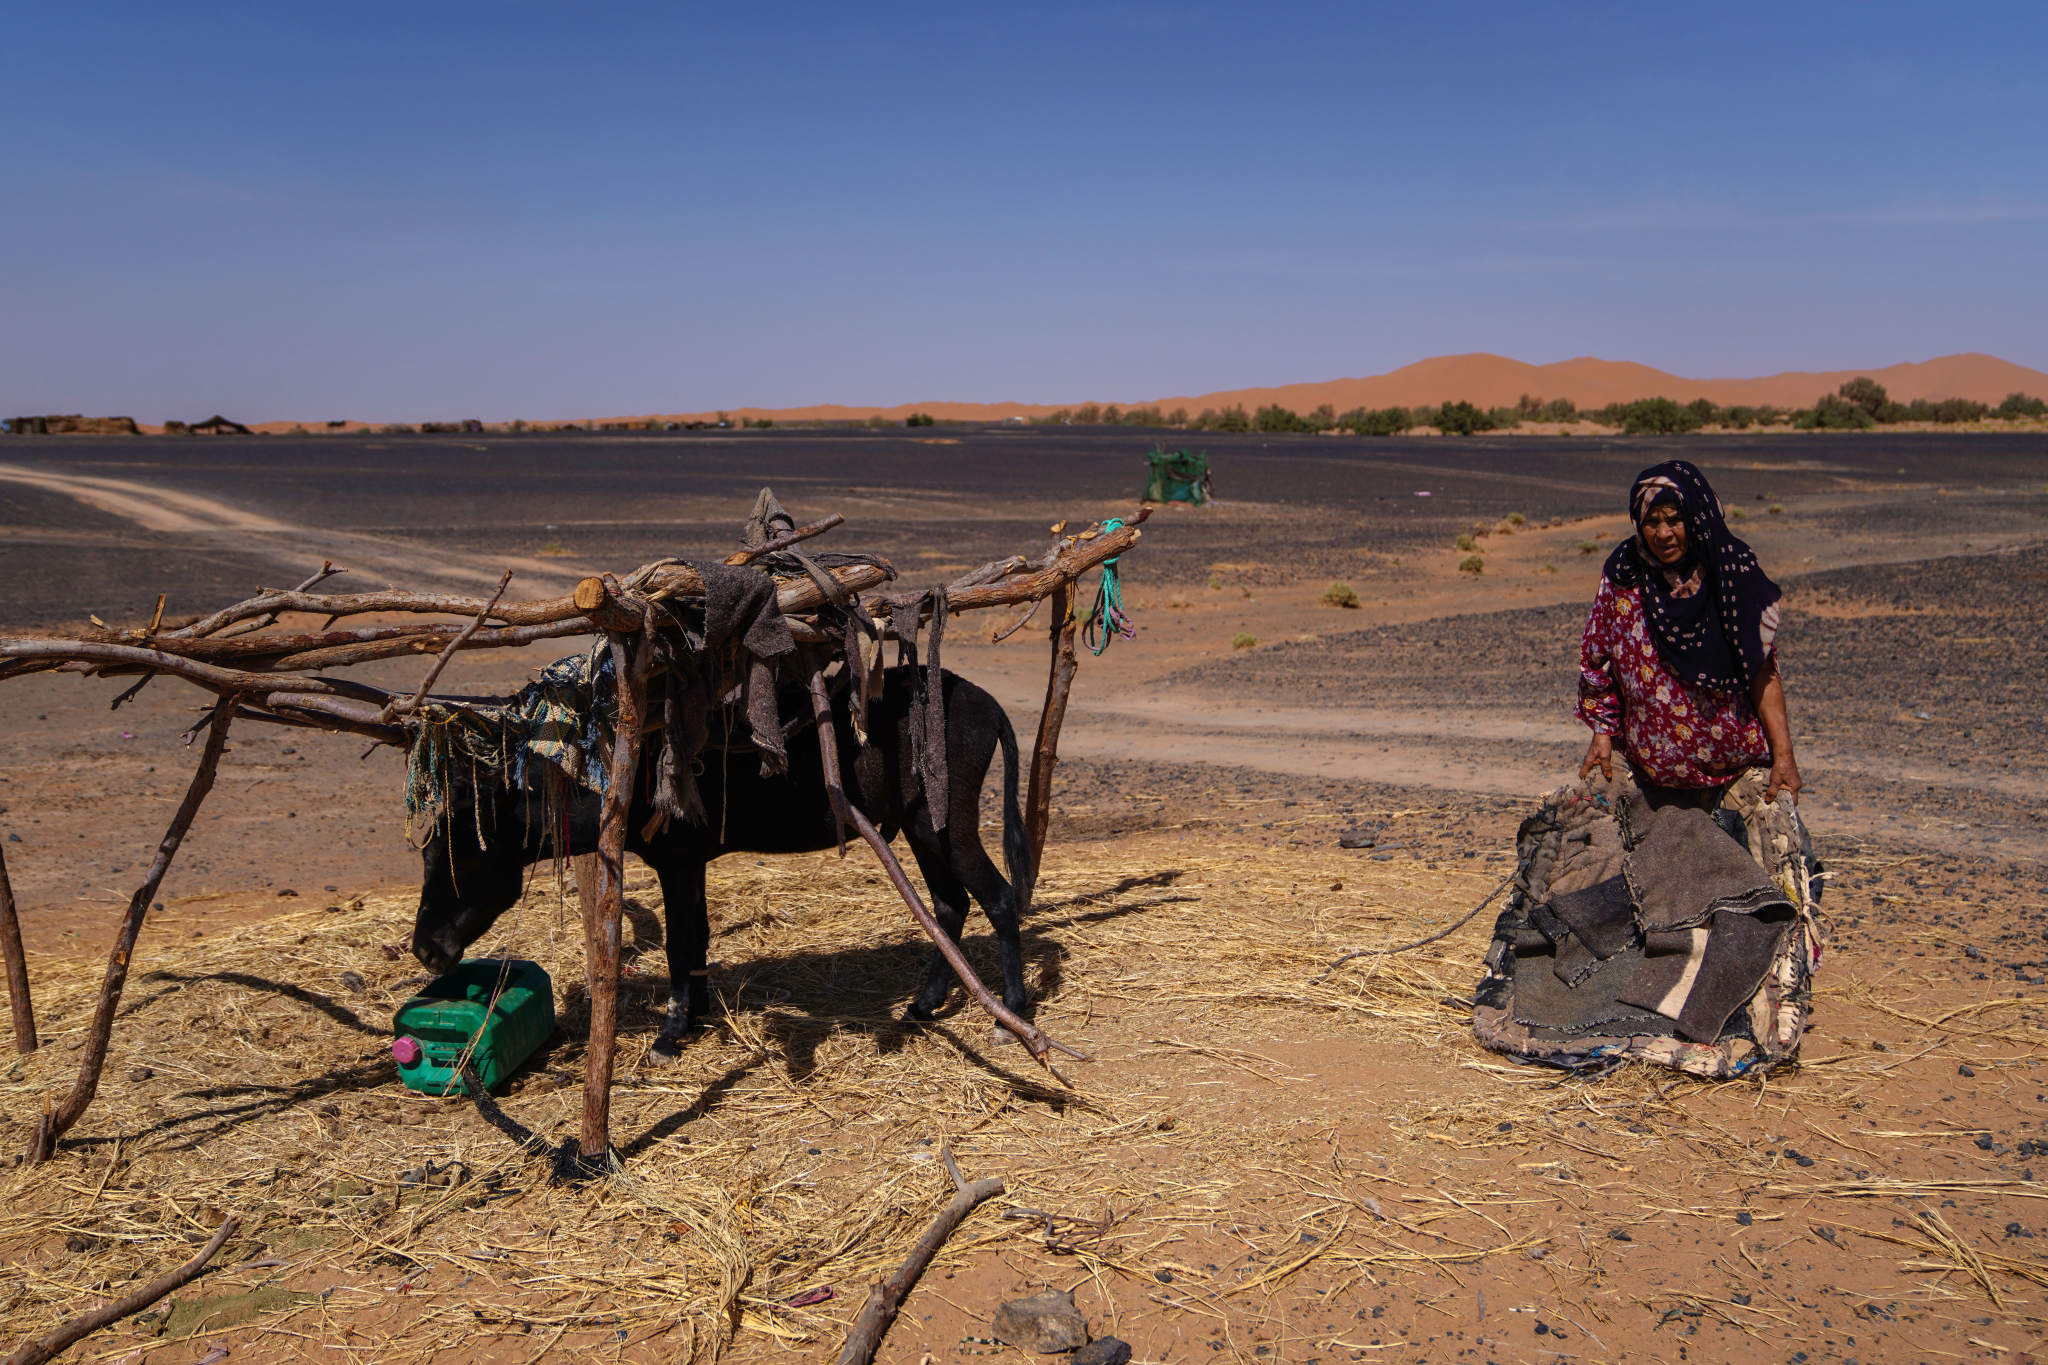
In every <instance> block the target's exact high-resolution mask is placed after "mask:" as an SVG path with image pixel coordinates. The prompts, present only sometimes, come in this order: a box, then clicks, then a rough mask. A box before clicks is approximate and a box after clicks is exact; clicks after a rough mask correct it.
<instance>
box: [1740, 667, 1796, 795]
mask: <svg viewBox="0 0 2048 1365" xmlns="http://www.w3.org/2000/svg"><path fill="white" fill-rule="evenodd" d="M1749 696H1750V700H1751V701H1752V702H1754V703H1755V704H1756V715H1757V719H1758V720H1760V721H1762V722H1763V727H1764V738H1765V739H1767V740H1769V741H1770V745H1771V785H1770V786H1769V788H1767V789H1766V790H1765V792H1764V800H1766V801H1775V800H1777V799H1778V793H1779V792H1781V791H1786V792H1791V793H1792V804H1793V805H1795V806H1796V805H1798V804H1799V788H1800V787H1801V786H1802V785H1803V784H1802V783H1801V782H1800V780H1799V763H1798V761H1797V760H1795V759H1794V758H1793V757H1792V722H1791V721H1790V720H1788V719H1787V718H1786V715H1785V684H1784V682H1783V680H1782V679H1781V678H1780V677H1779V675H1778V656H1777V655H1775V654H1773V655H1772V656H1771V659H1770V662H1769V663H1767V664H1766V665H1764V671H1763V674H1762V676H1760V677H1759V678H1758V679H1757V680H1756V682H1755V683H1754V684H1753V685H1752V686H1751V687H1750V689H1749Z"/></svg>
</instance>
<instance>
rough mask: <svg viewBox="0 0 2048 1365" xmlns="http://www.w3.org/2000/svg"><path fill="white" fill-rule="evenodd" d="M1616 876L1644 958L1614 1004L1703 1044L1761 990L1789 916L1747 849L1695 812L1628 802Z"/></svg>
mask: <svg viewBox="0 0 2048 1365" xmlns="http://www.w3.org/2000/svg"><path fill="white" fill-rule="evenodd" d="M1623 819H1624V822H1625V824H1626V825H1627V826H1628V834H1629V838H1628V845H1629V852H1628V855H1627V857H1626V858H1624V859H1623V864H1622V875H1623V876H1624V877H1625V878H1626V879H1627V881H1628V887H1629V893H1630V896H1631V898H1632V899H1633V900H1634V901H1635V904H1636V913H1637V922H1638V923H1639V924H1640V926H1641V927H1642V930H1643V937H1644V944H1643V947H1644V957H1643V961H1642V965H1641V966H1640V967H1638V968H1637V969H1636V974H1635V978H1634V980H1632V981H1631V982H1630V983H1629V985H1628V989H1627V990H1626V991H1624V992H1623V993H1622V996H1621V998H1622V1000H1623V1001H1625V1002H1626V1003H1628V1004H1632V1005H1637V1006H1640V1007H1642V1008H1643V1009H1648V1010H1655V1011H1656V1012H1657V1013H1658V1014H1661V1015H1663V1016H1664V1017H1666V1018H1667V1019H1675V1020H1677V1021H1678V1030H1679V1032H1680V1033H1682V1034H1684V1035H1685V1036H1686V1037H1687V1038H1690V1039H1692V1040H1693V1041H1694V1042H1700V1043H1711V1042H1714V1041H1715V1040H1717V1039H1718V1038H1719V1037H1720V1036H1721V1029H1722V1027H1723V1026H1724V1025H1725V1024H1726V1023H1727V1022H1728V1016H1729V1015H1731V1014H1733V1013H1734V1012H1735V1011H1736V1010H1737V1009H1738V1008H1740V1007H1741V1006H1742V1004H1743V1003H1744V1002H1745V1001H1747V1000H1748V999H1749V998H1750V997H1751V996H1753V995H1755V994H1756V991H1757V988H1758V987H1759V986H1761V985H1762V984H1763V980H1764V975H1765V973H1767V972H1768V971H1769V970H1770V967H1771V960H1772V958H1773V956H1774V955H1775V954H1776V953H1777V950H1778V941H1779V940H1780V939H1781V938H1782V937H1783V936H1784V932H1785V929H1786V926H1787V925H1789V924H1790V923H1791V922H1792V919H1793V917H1794V915H1795V914H1796V913H1797V912H1796V910H1795V908H1794V906H1793V905H1792V902H1791V901H1790V900H1788V899H1787V898H1786V896H1785V893H1784V891H1783V890H1781V889H1780V888H1779V887H1778V886H1777V885H1776V884H1775V883H1774V882H1772V881H1771V879H1770V878H1769V877H1768V876H1767V875H1765V873H1764V870H1763V869H1762V868H1761V867H1759V866H1757V863H1756V860H1755V859H1753V858H1751V857H1750V856H1749V851H1748V850H1747V849H1746V848H1744V847H1743V846H1742V845H1740V844H1738V843H1736V842H1735V841H1734V840H1733V839H1730V838H1729V837H1728V835H1727V834H1726V833H1725V832H1724V831H1723V830H1722V829H1721V827H1720V826H1719V825H1717V824H1716V823H1715V822H1714V818H1713V817H1712V816H1711V815H1709V814H1708V813H1707V812H1706V811H1704V810H1701V809H1699V808H1698V807H1695V806H1677V805H1673V806H1666V807H1664V808H1663V809H1662V810H1651V809H1650V807H1649V804H1648V803H1647V802H1644V801H1641V800H1640V798H1637V799H1634V800H1631V801H1629V802H1628V803H1627V805H1626V807H1625V809H1624V814H1623Z"/></svg>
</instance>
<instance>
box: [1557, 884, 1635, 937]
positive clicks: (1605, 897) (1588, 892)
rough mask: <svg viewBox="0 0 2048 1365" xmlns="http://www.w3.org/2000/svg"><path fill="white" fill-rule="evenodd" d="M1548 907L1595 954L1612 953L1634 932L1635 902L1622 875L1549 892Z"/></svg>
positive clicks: (1633, 934) (1633, 935)
mask: <svg viewBox="0 0 2048 1365" xmlns="http://www.w3.org/2000/svg"><path fill="white" fill-rule="evenodd" d="M1548 908H1549V910H1550V913H1551V914H1553V915H1555V916H1556V917H1557V918H1558V919H1560V920H1562V921H1564V923H1565V924H1567V925H1569V926H1570V927H1571V931H1572V933H1573V934H1574V935H1575V936H1576V937H1577V938H1578V940H1579V941H1580V942H1581V943H1583V944H1585V945H1586V947H1587V948H1589V949H1590V950H1592V953H1593V955H1594V956H1595V957H1613V956H1614V955H1615V954H1616V953H1618V952H1620V951H1621V950H1622V949H1623V948H1626V947H1627V946H1628V945H1629V943H1630V942H1631V941H1632V940H1633V939H1634V938H1635V936H1636V925H1635V906H1634V905H1633V904H1632V903H1631V901H1630V899H1629V894H1628V881H1627V879H1626V878H1623V877H1609V878H1608V879H1607V880H1606V881H1603V882H1596V883H1595V884H1594V885H1592V886H1589V887H1587V888H1586V889H1585V890H1583V891H1573V892H1570V893H1568V894H1566V895H1562V896H1552V897H1551V898H1550V904H1549V907H1548Z"/></svg>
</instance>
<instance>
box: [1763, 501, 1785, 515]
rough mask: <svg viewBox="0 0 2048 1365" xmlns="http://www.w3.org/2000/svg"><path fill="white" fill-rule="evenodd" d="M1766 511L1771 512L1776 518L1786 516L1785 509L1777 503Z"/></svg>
mask: <svg viewBox="0 0 2048 1365" xmlns="http://www.w3.org/2000/svg"><path fill="white" fill-rule="evenodd" d="M1764 510H1765V511H1766V512H1769V513H1770V514H1771V515H1772V516H1774V517H1780V516H1783V515H1784V514H1785V509H1784V507H1783V506H1782V505H1781V504H1779V503H1775V502H1774V503H1772V504H1771V505H1770V506H1769V507H1766V508H1765V509H1764Z"/></svg>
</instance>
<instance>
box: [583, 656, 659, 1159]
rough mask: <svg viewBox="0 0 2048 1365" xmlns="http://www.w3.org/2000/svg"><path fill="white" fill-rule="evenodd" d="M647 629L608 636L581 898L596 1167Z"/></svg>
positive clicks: (603, 1129) (611, 1039)
mask: <svg viewBox="0 0 2048 1365" xmlns="http://www.w3.org/2000/svg"><path fill="white" fill-rule="evenodd" d="M653 634H654V632H653V630H652V629H651V623H646V622H645V620H644V618H643V624H642V628H641V629H640V630H639V631H637V632H635V633H634V634H633V635H632V636H630V637H628V636H624V635H613V636H612V637H611V644H612V673H613V676H614V677H615V678H616V679H617V680H618V698H619V718H618V724H617V725H616V726H614V727H613V729H612V761H611V773H610V778H609V780H608V781H607V782H606V784H605V793H604V807H603V812H604V813H603V816H602V818H601V823H600V825H599V827H598V835H597V877H596V882H597V888H596V895H595V896H594V897H591V898H588V899H584V898H583V897H581V895H580V892H581V890H582V878H581V875H580V874H579V876H578V879H577V881H578V887H577V889H578V892H579V899H584V905H585V917H584V921H583V944H584V960H585V962H586V964H587V968H588V977H589V985H588V987H587V990H588V993H589V996H590V1043H589V1046H588V1047H587V1048H586V1049H585V1051H584V1054H583V1132H582V1139H581V1146H582V1157H583V1164H584V1166H585V1168H586V1169H588V1170H592V1171H596V1170H599V1169H602V1168H603V1166H604V1165H605V1164H606V1163H607V1162H609V1161H610V1159H611V1149H612V1136H611V1122H612V1061H613V1057H614V1056H615V1054H616V1053H617V1051H618V1043H619V946H620V945H619V921H620V920H621V918H622V917H623V916H624V914H625V908H626V879H625V859H626V817H627V815H628V814H630V813H631V811H632V809H633V782H634V779H635V778H636V776H637V775H638V772H639V766H640V765H639V759H640V715H641V712H642V711H643V710H645V701H646V696H647V667H648V663H649V662H650V660H651V659H652V658H653V648H652V646H653V638H652V637H653Z"/></svg>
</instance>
